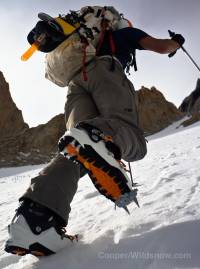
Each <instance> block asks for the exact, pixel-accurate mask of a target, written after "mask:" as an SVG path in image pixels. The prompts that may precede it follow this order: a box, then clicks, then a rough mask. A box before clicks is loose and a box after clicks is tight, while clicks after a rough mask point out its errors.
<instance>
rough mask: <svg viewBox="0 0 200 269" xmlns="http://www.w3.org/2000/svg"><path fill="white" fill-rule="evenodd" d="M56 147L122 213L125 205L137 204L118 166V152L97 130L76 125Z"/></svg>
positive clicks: (109, 140) (129, 184) (119, 165)
mask: <svg viewBox="0 0 200 269" xmlns="http://www.w3.org/2000/svg"><path fill="white" fill-rule="evenodd" d="M58 147H59V150H60V152H61V153H62V154H63V155H64V156H65V157H66V158H68V159H70V160H72V161H75V162H78V163H80V164H81V165H83V166H84V167H85V169H86V170H87V172H88V174H89V176H90V178H91V180H92V182H93V184H94V185H95V187H96V188H97V189H98V191H99V192H100V193H101V194H103V195H104V196H105V197H106V198H108V199H110V200H111V201H113V202H114V203H115V205H116V206H118V207H123V208H124V209H125V210H126V211H128V209H127V205H128V204H129V203H131V202H132V201H134V202H135V203H136V204H137V205H138V201H137V198H136V196H137V189H133V190H132V187H131V183H130V180H129V177H128V176H127V173H126V171H125V168H124V166H123V165H122V162H121V161H120V159H121V153H120V149H119V148H118V146H117V145H115V144H114V143H113V141H112V138H111V137H108V136H105V135H104V134H103V132H102V131H101V130H99V129H98V128H96V127H94V126H91V125H89V124H87V123H79V124H78V125H77V126H76V128H72V129H71V130H69V131H67V132H66V133H65V134H64V136H62V137H61V139H60V141H59V143H58Z"/></svg>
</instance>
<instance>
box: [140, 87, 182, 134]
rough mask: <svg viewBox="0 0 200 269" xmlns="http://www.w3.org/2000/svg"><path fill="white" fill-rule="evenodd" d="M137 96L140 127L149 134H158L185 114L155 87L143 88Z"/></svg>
mask: <svg viewBox="0 0 200 269" xmlns="http://www.w3.org/2000/svg"><path fill="white" fill-rule="evenodd" d="M137 94H138V102H139V111H138V112H139V125H140V128H141V129H142V130H143V131H144V132H145V133H147V134H151V133H155V132H158V131H160V130H162V129H163V128H165V127H167V126H168V125H170V124H171V123H173V122H174V121H177V120H179V119H180V118H181V117H182V116H183V113H182V112H180V111H179V110H178V109H177V108H176V106H175V105H174V104H172V103H170V102H168V101H167V100H166V99H165V97H164V95H163V94H162V93H161V92H160V91H158V90H157V89H156V88H155V87H152V88H151V89H148V88H145V87H142V88H141V89H140V90H139V91H138V92H137Z"/></svg>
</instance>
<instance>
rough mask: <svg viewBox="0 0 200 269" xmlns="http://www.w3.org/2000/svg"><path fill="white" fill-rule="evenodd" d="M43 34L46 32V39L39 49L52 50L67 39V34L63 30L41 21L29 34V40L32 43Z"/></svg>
mask: <svg viewBox="0 0 200 269" xmlns="http://www.w3.org/2000/svg"><path fill="white" fill-rule="evenodd" d="M41 34H45V39H44V40H43V42H42V44H41V45H40V46H39V50H40V51H42V52H50V51H52V50H54V49H55V48H56V47H57V46H59V45H60V44H61V43H62V42H63V41H64V40H65V39H66V36H65V35H64V34H62V33H61V32H58V31H56V30H55V29H54V28H53V27H52V26H50V25H49V24H48V23H47V22H45V21H39V22H38V23H37V24H36V26H35V28H33V30H32V31H31V32H30V33H29V34H28V36H27V40H28V42H29V43H30V44H31V45H32V44H33V43H34V42H35V41H37V39H38V37H39V36H40V35H41Z"/></svg>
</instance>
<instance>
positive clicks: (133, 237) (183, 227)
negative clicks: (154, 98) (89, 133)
mask: <svg viewBox="0 0 200 269" xmlns="http://www.w3.org/2000/svg"><path fill="white" fill-rule="evenodd" d="M177 126H179V123H176V124H175V125H172V126H170V127H169V128H167V129H165V130H164V131H161V132H160V133H159V134H156V135H153V136H151V137H150V138H149V140H150V141H149V143H148V155H147V156H146V157H145V158H144V159H143V160H142V161H139V162H136V163H132V164H131V165H132V169H133V173H134V179H135V181H136V182H138V183H139V184H140V185H141V186H140V187H139V195H138V199H139V202H140V206H141V207H140V208H137V207H136V206H135V204H131V205H130V206H129V210H130V211H131V215H130V216H129V215H128V214H127V213H126V212H125V211H123V210H122V209H117V210H116V211H115V210H114V207H113V204H112V203H111V202H110V201H108V200H106V199H105V198H104V197H102V196H101V195H99V194H98V192H97V191H96V190H95V188H94V186H93V184H92V183H91V181H90V179H89V178H88V177H87V176H85V177H84V178H82V179H81V180H80V182H79V188H78V192H77V194H76V195H75V198H74V200H73V203H72V211H71V214H70V221H69V225H68V233H71V234H73V233H78V234H80V241H79V242H78V243H72V244H70V245H69V247H68V248H65V249H63V250H62V251H61V252H60V253H58V254H56V255H53V256H51V257H48V258H41V259H40V260H38V259H37V258H35V257H33V256H30V255H27V256H25V257H17V256H14V255H9V254H7V253H5V252H4V251H3V246H4V242H5V240H6V237H7V225H8V224H9V223H10V221H11V219H12V217H13V215H14V211H15V209H16V208H17V205H18V202H17V199H18V198H19V196H20V195H21V194H23V192H24V191H25V189H26V188H27V187H28V185H29V182H30V179H31V177H33V176H35V175H37V173H38V172H39V171H40V169H41V168H42V167H43V166H26V167H20V168H6V169H0V187H1V195H0V197H1V198H0V218H1V227H0V268H4V269H13V268H14V269H19V268H20V269H22V268H26V269H31V268H32V269H47V268H48V269H64V268H67V269H90V268H95V269H100V268H104V269H106V268H109V269H111V268H115V269H118V268H123V269H132V268H134V269H146V268H147V269H168V268H170V269H171V268H174V269H175V268H176V269H180V268H187V269H189V268H190V269H195V268H200V255H199V254H200V240H199V231H200V221H199V219H200V206H199V202H200V171H199V167H200V166H199V165H200V124H199V123H197V124H194V125H192V127H190V128H181V127H180V128H178V129H177V128H176V127H177Z"/></svg>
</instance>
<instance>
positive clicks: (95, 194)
mask: <svg viewBox="0 0 200 269" xmlns="http://www.w3.org/2000/svg"><path fill="white" fill-rule="evenodd" d="M98 194H99V193H98V191H94V192H91V193H88V194H86V195H85V199H91V198H93V197H96V196H97V195H98Z"/></svg>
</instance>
